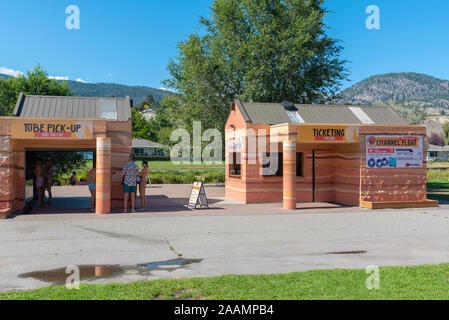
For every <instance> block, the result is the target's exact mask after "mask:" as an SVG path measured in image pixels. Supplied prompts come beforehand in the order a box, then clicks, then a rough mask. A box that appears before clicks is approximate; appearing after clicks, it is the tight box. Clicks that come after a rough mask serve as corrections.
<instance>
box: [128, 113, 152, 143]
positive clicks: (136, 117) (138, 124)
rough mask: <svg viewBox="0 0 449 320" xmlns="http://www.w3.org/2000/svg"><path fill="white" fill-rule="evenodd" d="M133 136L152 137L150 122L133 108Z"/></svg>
mask: <svg viewBox="0 0 449 320" xmlns="http://www.w3.org/2000/svg"><path fill="white" fill-rule="evenodd" d="M131 123H132V138H133V139H135V138H142V139H149V138H150V124H149V123H148V121H147V120H146V119H145V118H144V116H143V115H142V114H141V113H140V112H139V111H137V110H136V109H134V108H133V109H131Z"/></svg>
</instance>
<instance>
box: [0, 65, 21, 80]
mask: <svg viewBox="0 0 449 320" xmlns="http://www.w3.org/2000/svg"><path fill="white" fill-rule="evenodd" d="M0 73H1V74H6V75H8V76H10V77H14V78H17V77H19V76H23V72H22V71H16V70H12V69H8V68H5V67H0Z"/></svg>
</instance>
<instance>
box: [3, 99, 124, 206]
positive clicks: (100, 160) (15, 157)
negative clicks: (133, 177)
mask: <svg viewBox="0 0 449 320" xmlns="http://www.w3.org/2000/svg"><path fill="white" fill-rule="evenodd" d="M131 106H132V100H130V99H129V98H123V99H115V98H84V97H50V96H28V95H24V94H20V96H19V98H18V101H17V104H16V107H15V109H14V112H13V116H12V117H0V163H1V166H0V210H2V211H9V212H13V211H17V210H21V209H22V208H23V207H24V204H25V170H26V152H27V150H36V151H38V150H45V151H64V150H70V151H77V150H80V151H86V150H89V151H92V152H93V153H94V154H95V155H96V159H95V160H96V169H97V171H96V172H97V175H96V184H97V192H96V200H97V201H96V203H97V204H96V213H97V214H107V213H110V211H111V206H119V205H121V204H122V201H123V191H122V184H121V175H120V174H115V175H112V172H113V171H116V172H118V171H120V170H121V168H122V166H123V165H124V164H125V163H126V162H127V161H128V157H129V154H130V153H131Z"/></svg>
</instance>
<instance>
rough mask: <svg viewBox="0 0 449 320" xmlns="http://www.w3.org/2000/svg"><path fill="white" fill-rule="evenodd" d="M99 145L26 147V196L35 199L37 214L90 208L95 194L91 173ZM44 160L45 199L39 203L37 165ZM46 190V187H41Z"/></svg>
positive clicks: (85, 210)
mask: <svg viewBox="0 0 449 320" xmlns="http://www.w3.org/2000/svg"><path fill="white" fill-rule="evenodd" d="M95 160H96V150H95V149H82V150H81V149H64V150H63V149H31V148H29V149H26V150H25V199H26V202H30V201H32V203H33V210H32V213H33V214H35V213H36V214H38V213H40V212H46V213H48V212H49V213H53V212H58V210H61V209H63V210H64V212H73V213H78V212H90V200H91V194H90V191H89V188H88V178H87V173H88V172H89V170H90V169H92V167H93V166H94V165H95ZM38 164H40V166H41V168H42V171H43V174H42V178H43V179H44V181H45V182H44V183H45V185H44V187H43V192H44V194H43V199H42V200H43V201H42V203H41V205H39V189H38V187H37V184H41V183H42V181H41V180H42V178H41V179H40V181H39V182H38V183H37V181H36V180H37V179H36V173H37V172H39V170H38V171H36V168H37V167H38ZM41 194H42V187H41Z"/></svg>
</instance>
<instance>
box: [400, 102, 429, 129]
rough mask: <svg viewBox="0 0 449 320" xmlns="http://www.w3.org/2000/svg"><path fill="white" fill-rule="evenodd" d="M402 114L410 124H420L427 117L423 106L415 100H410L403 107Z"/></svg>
mask: <svg viewBox="0 0 449 320" xmlns="http://www.w3.org/2000/svg"><path fill="white" fill-rule="evenodd" d="M403 115H404V117H405V118H406V119H407V121H408V122H410V123H411V124H422V123H424V121H425V120H426V119H427V112H426V109H425V107H424V106H422V105H421V104H420V103H415V102H411V103H409V104H407V105H406V106H404V107H403Z"/></svg>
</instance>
